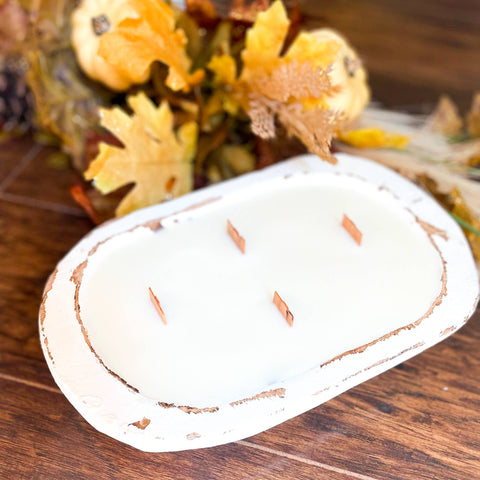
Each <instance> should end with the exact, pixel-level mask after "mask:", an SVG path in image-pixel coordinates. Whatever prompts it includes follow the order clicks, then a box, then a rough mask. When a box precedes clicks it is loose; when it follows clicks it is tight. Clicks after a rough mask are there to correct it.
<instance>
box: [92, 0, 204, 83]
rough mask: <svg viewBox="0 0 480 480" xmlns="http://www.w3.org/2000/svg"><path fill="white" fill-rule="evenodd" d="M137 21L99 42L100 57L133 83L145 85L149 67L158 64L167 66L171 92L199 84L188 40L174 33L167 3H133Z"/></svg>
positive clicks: (146, 0)
mask: <svg viewBox="0 0 480 480" xmlns="http://www.w3.org/2000/svg"><path fill="white" fill-rule="evenodd" d="M128 3H129V6H131V8H132V9H133V10H134V11H135V12H136V13H137V14H138V18H126V19H124V20H122V21H121V22H120V23H119V24H118V25H117V26H116V27H115V28H113V29H112V30H111V31H109V32H107V33H105V34H103V35H102V36H101V38H100V42H99V49H98V53H99V55H100V56H102V57H103V58H104V59H105V60H106V61H107V62H108V63H110V64H112V65H114V66H115V67H116V68H118V69H119V70H120V71H121V72H122V73H123V74H124V75H125V76H126V77H127V78H130V79H131V81H132V83H138V82H142V81H143V80H144V78H145V72H146V71H148V69H149V68H150V65H151V64H152V63H153V62H154V61H156V60H159V61H160V62H162V63H164V64H165V65H167V66H168V68H169V71H168V77H167V79H166V84H167V86H168V87H170V88H171V89H172V90H184V91H188V90H189V88H190V85H191V84H192V83H194V82H195V81H197V80H198V78H197V76H196V75H195V74H194V75H193V76H191V75H190V74H189V70H190V64H191V62H190V59H189V58H188V56H187V54H186V51H185V44H186V37H185V34H184V32H183V31H182V30H180V29H175V18H174V13H173V10H172V9H171V7H170V6H168V5H167V4H166V3H165V2H162V1H156V0H130V1H129V2H128Z"/></svg>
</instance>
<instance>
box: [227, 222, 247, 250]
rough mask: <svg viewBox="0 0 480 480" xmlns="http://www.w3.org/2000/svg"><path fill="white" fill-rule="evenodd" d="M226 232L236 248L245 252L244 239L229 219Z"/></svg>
mask: <svg viewBox="0 0 480 480" xmlns="http://www.w3.org/2000/svg"><path fill="white" fill-rule="evenodd" d="M227 232H228V234H229V235H230V238H231V239H232V240H233V241H234V242H235V245H236V246H237V247H238V249H239V250H240V251H241V252H242V253H245V239H244V238H243V237H242V236H241V235H240V234H239V233H238V230H237V229H236V228H235V227H234V226H233V225H232V224H231V222H230V220H227Z"/></svg>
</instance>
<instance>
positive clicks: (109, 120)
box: [85, 92, 198, 215]
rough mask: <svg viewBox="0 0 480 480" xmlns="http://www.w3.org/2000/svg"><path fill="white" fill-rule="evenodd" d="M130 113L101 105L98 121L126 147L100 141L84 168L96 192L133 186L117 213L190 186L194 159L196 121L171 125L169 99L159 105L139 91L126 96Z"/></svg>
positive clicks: (149, 203)
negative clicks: (176, 128)
mask: <svg viewBox="0 0 480 480" xmlns="http://www.w3.org/2000/svg"><path fill="white" fill-rule="evenodd" d="M128 104H129V106H130V107H131V109H132V110H133V115H131V116H130V115H127V114H126V113H125V112H124V111H122V110H121V109H120V108H118V107H115V108H112V109H102V110H101V124H102V125H103V126H104V127H105V128H107V129H108V130H109V131H110V132H112V133H113V134H114V135H115V136H116V137H117V138H118V139H119V140H120V141H121V142H122V143H123V145H124V148H121V147H115V146H112V145H107V144H105V143H101V144H100V152H99V154H98V155H97V157H96V158H95V159H94V160H93V162H92V163H91V164H90V167H89V168H88V170H87V171H86V172H85V178H86V179H87V180H93V181H94V185H95V187H96V188H97V189H98V190H100V192H102V193H104V194H106V193H110V192H112V191H114V190H116V189H118V188H120V187H122V186H124V185H127V184H130V183H134V184H135V185H134V187H133V188H132V190H130V191H129V193H128V194H127V195H126V196H125V197H124V198H123V200H122V201H121V202H120V204H119V206H118V208H117V210H116V214H117V215H125V214H127V213H129V212H131V211H133V210H136V209H139V208H143V207H146V206H149V205H153V204H156V203H158V202H161V201H163V200H165V199H166V198H169V196H172V197H175V196H179V195H182V194H184V193H187V192H189V191H190V190H191V189H192V182H193V181H192V159H193V157H194V154H195V149H196V143H197V133H198V128H197V124H196V123H195V122H188V123H185V124H184V125H182V126H181V127H180V128H179V129H178V130H177V131H176V132H175V130H174V118H173V114H172V112H171V110H170V108H169V106H168V103H167V102H163V103H162V104H161V105H160V106H159V107H157V106H155V105H154V104H153V102H152V101H151V100H150V99H149V98H148V97H147V96H146V95H145V94H144V93H143V92H140V93H138V94H137V95H135V96H131V97H129V98H128Z"/></svg>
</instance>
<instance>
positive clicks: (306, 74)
mask: <svg viewBox="0 0 480 480" xmlns="http://www.w3.org/2000/svg"><path fill="white" fill-rule="evenodd" d="M289 25H290V22H289V20H288V17H287V13H286V11H285V7H284V6H283V4H282V2H281V1H280V0H277V1H275V2H274V3H273V4H272V6H271V7H270V8H269V9H268V10H266V11H264V12H261V13H259V14H258V15H257V18H256V20H255V23H254V25H253V26H252V27H251V28H250V29H249V31H248V32H247V35H246V39H245V48H244V50H243V51H242V53H241V59H242V68H241V71H240V72H239V74H238V72H237V71H236V64H235V60H234V59H233V58H232V57H231V56H229V55H226V54H224V55H220V56H213V57H212V59H211V60H210V62H209V64H208V65H207V67H208V68H209V69H210V70H211V71H212V72H213V73H214V81H215V82H216V84H217V87H218V88H220V89H222V88H223V92H224V99H223V103H224V108H225V110H226V111H227V112H229V113H231V114H233V115H235V114H236V112H237V110H238V109H239V108H240V107H241V108H242V109H243V110H244V111H245V112H246V113H247V114H248V116H249V117H250V120H251V129H252V131H253V132H254V133H255V134H256V135H258V136H260V137H261V138H273V137H274V136H275V119H278V121H279V122H280V123H282V124H283V125H284V127H285V128H286V130H287V132H288V133H289V134H291V135H294V136H296V137H298V138H299V139H300V140H301V141H302V142H303V143H304V144H305V145H306V146H307V148H309V149H310V151H312V152H313V153H316V154H318V155H319V156H321V157H323V158H324V159H326V160H329V161H333V162H334V161H335V159H334V158H333V157H332V156H331V154H330V150H329V144H330V141H331V139H332V137H333V135H334V133H335V130H336V129H337V128H338V126H339V123H340V121H341V119H340V117H339V116H338V115H335V114H333V113H332V112H330V111H329V110H328V109H327V107H326V98H327V97H328V96H329V95H331V94H334V93H335V91H336V90H335V87H334V86H333V85H332V84H331V82H330V79H329V76H328V66H329V65H330V64H331V63H332V62H333V61H334V60H335V59H336V55H337V52H338V50H339V48H340V45H339V44H338V42H336V41H334V40H331V41H330V40H326V41H324V40H319V39H317V38H316V37H315V36H314V35H312V34H309V33H301V34H300V35H298V36H297V37H296V38H295V40H294V41H293V43H292V44H291V45H290V47H289V48H288V49H287V51H286V52H285V54H284V55H282V51H283V49H284V44H285V40H286V37H287V33H288V29H289ZM237 74H238V76H237Z"/></svg>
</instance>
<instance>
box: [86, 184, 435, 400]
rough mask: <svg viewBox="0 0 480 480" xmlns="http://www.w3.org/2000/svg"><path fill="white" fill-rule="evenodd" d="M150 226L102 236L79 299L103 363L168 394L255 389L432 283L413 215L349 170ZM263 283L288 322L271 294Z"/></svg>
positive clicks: (401, 314)
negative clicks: (346, 221)
mask: <svg viewBox="0 0 480 480" xmlns="http://www.w3.org/2000/svg"><path fill="white" fill-rule="evenodd" d="M344 214H346V215H348V217H349V218H350V219H351V220H352V221H353V222H354V223H355V224H356V226H357V227H358V228H359V230H360V231H361V233H362V234H363V239H362V244H361V245H360V246H359V245H357V243H355V241H354V240H353V239H352V237H351V236H350V235H349V234H348V233H347V231H346V230H345V229H344V228H342V226H341V222H342V217H343V215H344ZM227 219H229V220H230V221H231V222H232V224H233V226H234V227H235V228H236V229H237V230H238V232H239V234H240V235H241V236H243V237H244V238H245V240H246V249H245V254H242V253H241V252H240V251H239V250H238V248H237V247H236V245H235V244H234V242H233V241H232V239H231V238H230V237H229V236H228V234H227V231H226V223H227ZM162 224H163V228H162V229H160V230H158V231H155V232H154V231H152V230H150V229H148V228H144V229H136V230H134V231H132V232H126V233H122V234H120V235H117V236H115V237H113V238H112V239H110V240H108V241H106V242H104V243H103V244H101V245H100V246H99V247H98V249H97V250H96V252H95V254H94V255H92V256H91V257H90V258H89V260H88V264H87V266H86V268H85V270H84V273H83V278H82V284H81V287H80V294H79V307H80V312H81V318H82V322H83V325H84V327H85V329H86V331H87V333H88V338H89V340H90V342H91V345H92V347H93V349H94V350H95V352H96V354H97V355H98V356H99V358H101V359H102V361H103V362H104V364H105V365H106V366H107V367H108V368H109V369H110V370H111V371H113V372H114V373H116V374H117V375H118V376H120V377H121V378H122V379H123V380H125V381H126V382H127V383H128V384H129V385H131V386H133V387H135V388H137V389H138V390H139V392H140V393H141V394H142V395H144V396H147V397H150V398H153V399H156V400H158V401H161V402H165V403H172V404H175V405H177V406H178V405H190V406H194V407H198V408H204V407H212V406H218V405H221V404H224V403H228V402H232V401H236V400H239V399H242V398H246V397H249V396H253V395H255V394H258V393H260V392H262V391H265V390H268V388H269V385H271V384H273V383H275V382H277V381H280V380H282V379H286V378H289V377H291V376H294V375H296V374H298V373H301V372H304V371H306V370H308V369H310V368H313V367H315V366H318V365H321V364H322V363H324V362H327V361H328V360H330V359H332V358H333V357H335V356H336V355H339V354H341V353H342V352H345V351H348V350H349V349H352V348H356V347H358V346H361V345H365V344H367V343H369V342H371V341H373V340H375V339H378V338H380V337H381V336H382V335H385V334H387V333H389V332H391V331H393V330H395V329H396V328H401V327H403V326H405V325H408V324H410V323H412V322H414V321H415V320H417V319H419V318H421V317H422V316H423V315H424V314H425V313H426V312H427V311H428V309H429V308H430V306H431V305H432V303H433V302H434V300H435V299H436V297H437V296H438V295H439V293H440V291H441V288H442V271H443V264H442V260H441V258H440V255H439V253H438V251H437V250H436V249H435V248H434V245H433V243H432V242H431V240H430V238H429V237H428V235H427V233H426V232H425V231H424V230H423V229H422V227H421V225H420V224H419V223H418V222H417V220H416V218H415V217H414V216H413V215H412V214H411V213H410V212H409V211H408V210H407V209H404V208H403V207H402V206H401V204H400V202H399V201H397V200H396V199H395V198H394V197H393V195H391V194H390V193H389V192H388V191H386V190H379V189H378V188H376V187H375V186H372V185H371V184H369V183H367V182H364V181H362V180H358V179H355V178H346V177H335V176H328V178H327V179H326V178H325V176H321V175H315V174H309V175H302V174H300V175H294V176H292V177H290V178H288V179H283V178H281V179H275V180H271V181H269V182H265V183H263V184H261V185H255V186H253V187H251V188H246V189H243V190H242V191H240V192H235V193H232V194H230V195H227V196H225V197H224V198H222V199H220V200H218V201H216V202H213V203H211V204H209V205H206V206H203V207H200V208H198V209H196V210H192V211H185V212H183V213H180V214H178V215H176V216H172V217H168V218H167V219H165V220H164V221H163V223H162ZM148 287H151V288H152V290H153V292H154V293H155V295H156V296H157V297H158V299H159V301H160V303H161V305H162V308H163V310H164V312H165V315H166V319H167V325H164V324H163V323H162V321H161V319H160V317H159V316H158V314H157V312H156V311H155V308H154V307H153V305H152V303H151V302H150V300H149V295H148ZM275 290H276V291H278V293H279V294H280V296H281V297H282V299H283V300H284V301H285V302H286V303H287V305H288V307H289V309H290V310H291V312H292V313H293V315H294V324H293V327H289V326H288V324H287V322H286V321H285V319H284V318H283V317H282V315H281V314H280V312H279V311H278V310H277V308H276V307H275V305H274V304H273V302H272V299H273V293H274V291H275Z"/></svg>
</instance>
